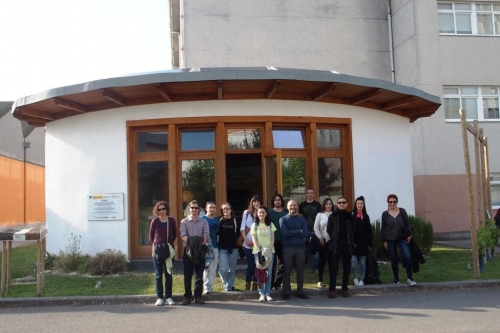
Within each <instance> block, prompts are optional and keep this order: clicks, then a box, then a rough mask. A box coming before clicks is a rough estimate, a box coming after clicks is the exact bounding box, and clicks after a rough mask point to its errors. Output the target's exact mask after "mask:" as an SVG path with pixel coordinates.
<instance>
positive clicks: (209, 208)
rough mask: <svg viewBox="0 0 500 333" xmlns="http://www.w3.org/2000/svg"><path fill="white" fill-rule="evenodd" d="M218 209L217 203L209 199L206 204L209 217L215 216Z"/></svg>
mask: <svg viewBox="0 0 500 333" xmlns="http://www.w3.org/2000/svg"><path fill="white" fill-rule="evenodd" d="M216 209H217V206H216V205H215V202H213V201H207V204H206V205H205V210H206V211H207V216H208V217H210V218H213V217H214V216H215V210H216Z"/></svg>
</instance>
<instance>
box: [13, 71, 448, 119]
mask: <svg viewBox="0 0 500 333" xmlns="http://www.w3.org/2000/svg"><path fill="white" fill-rule="evenodd" d="M247 99H274V100H294V101H311V102H321V103H334V104H344V105H353V106H359V107H364V108H369V109H373V110H377V111H383V112H388V113H392V114H396V115H399V116H402V117H407V118H408V119H409V121H410V122H414V121H415V120H416V119H418V118H420V117H428V116H431V115H432V114H434V112H436V110H437V109H438V108H439V106H440V105H441V100H440V98H439V97H437V96H434V95H431V94H428V93H425V92H423V91H421V90H419V89H415V88H410V87H406V86H402V85H398V84H394V83H390V82H387V81H382V80H376V79H369V78H363V77H357V76H351V75H346V74H338V73H336V72H329V71H317V70H301V69H287V68H274V67H255V68H246V67H244V68H185V69H177V70H168V71H163V72H154V73H145V74H137V75H129V76H123V77H116V78H110V79H103V80H96V81H91V82H87V83H82V84H76V85H71V86H66V87H61V88H55V89H51V90H47V91H45V92H42V93H40V94H37V95H32V96H28V97H24V98H20V99H18V100H17V101H16V103H15V104H14V105H13V106H12V113H13V115H14V117H16V118H18V119H20V120H23V121H26V122H28V123H29V124H30V125H32V126H45V124H46V123H48V122H51V121H54V120H58V119H63V118H67V117H72V116H76V115H80V114H83V113H88V112H95V111H102V110H108V109H114V108H119V107H123V106H134V105H146V104H155V103H174V102H186V101H209V100H247Z"/></svg>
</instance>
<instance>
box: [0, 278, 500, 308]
mask: <svg viewBox="0 0 500 333" xmlns="http://www.w3.org/2000/svg"><path fill="white" fill-rule="evenodd" d="M475 288H500V279H496V280H484V281H474V280H469V281H458V282H429V283H421V284H418V285H416V286H412V287H410V286H407V285H405V284H400V285H393V284H379V285H368V286H362V287H356V286H351V287H349V293H350V294H351V295H352V296H354V295H366V294H372V295H379V294H386V293H409V292H420V291H445V290H465V289H475ZM337 290H340V289H339V288H337ZM305 292H306V294H308V295H310V296H311V297H326V296H327V294H328V289H327V288H322V289H305ZM272 295H274V296H275V298H276V299H277V300H281V292H280V291H273V292H272ZM182 298H183V295H181V294H176V295H174V297H173V299H174V300H175V302H176V303H177V304H178V305H180V302H181V301H182ZM155 299H156V296H155V295H131V296H74V297H23V298H0V308H28V307H45V306H74V307H76V306H85V305H124V304H149V305H151V306H153V305H154V301H155ZM203 299H204V300H205V301H207V302H210V301H241V300H245V299H253V300H255V301H257V300H258V294H257V292H249V291H232V292H215V293H212V294H210V295H207V296H203Z"/></svg>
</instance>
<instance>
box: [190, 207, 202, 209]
mask: <svg viewBox="0 0 500 333" xmlns="http://www.w3.org/2000/svg"><path fill="white" fill-rule="evenodd" d="M189 209H200V207H189Z"/></svg>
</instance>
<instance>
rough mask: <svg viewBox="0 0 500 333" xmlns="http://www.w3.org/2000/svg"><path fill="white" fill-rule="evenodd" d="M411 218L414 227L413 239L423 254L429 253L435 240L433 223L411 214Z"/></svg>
mask: <svg viewBox="0 0 500 333" xmlns="http://www.w3.org/2000/svg"><path fill="white" fill-rule="evenodd" d="M409 219H410V225H411V227H412V229H413V240H414V241H415V242H416V243H417V244H418V246H419V247H420V250H421V251H422V253H423V254H428V253H429V252H430V251H431V249H432V243H433V242H434V227H433V226H432V223H431V222H429V221H427V220H424V219H422V218H420V217H417V216H413V215H410V216H409Z"/></svg>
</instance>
